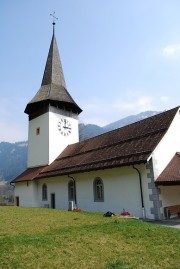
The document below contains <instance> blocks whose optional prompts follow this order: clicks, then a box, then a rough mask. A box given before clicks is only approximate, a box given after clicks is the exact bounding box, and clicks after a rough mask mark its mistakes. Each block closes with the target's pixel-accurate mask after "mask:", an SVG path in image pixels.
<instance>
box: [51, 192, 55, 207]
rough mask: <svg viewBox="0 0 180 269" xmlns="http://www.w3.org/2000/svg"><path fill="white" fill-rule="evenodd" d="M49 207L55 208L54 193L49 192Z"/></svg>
mask: <svg viewBox="0 0 180 269" xmlns="http://www.w3.org/2000/svg"><path fill="white" fill-rule="evenodd" d="M51 208H56V203H55V193H51Z"/></svg>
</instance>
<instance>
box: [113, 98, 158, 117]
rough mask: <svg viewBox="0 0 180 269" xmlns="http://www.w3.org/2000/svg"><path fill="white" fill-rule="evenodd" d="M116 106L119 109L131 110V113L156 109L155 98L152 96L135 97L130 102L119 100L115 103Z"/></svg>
mask: <svg viewBox="0 0 180 269" xmlns="http://www.w3.org/2000/svg"><path fill="white" fill-rule="evenodd" d="M114 107H115V108H116V109H118V110H128V111H129V110H130V111H131V113H137V112H142V111H145V110H152V109H154V106H153V98H152V97H150V96H143V97H138V98H134V100H131V101H128V102H122V101H119V102H116V103H115V104H114Z"/></svg>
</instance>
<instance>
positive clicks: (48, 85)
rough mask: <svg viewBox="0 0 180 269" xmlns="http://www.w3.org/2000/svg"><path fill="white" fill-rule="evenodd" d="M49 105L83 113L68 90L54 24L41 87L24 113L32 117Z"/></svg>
mask: <svg viewBox="0 0 180 269" xmlns="http://www.w3.org/2000/svg"><path fill="white" fill-rule="evenodd" d="M49 104H50V105H52V106H56V107H59V108H61V109H65V110H68V111H72V112H74V113H78V114H80V113H81V112H82V110H81V108H80V107H79V106H78V105H77V104H76V102H75V101H74V100H73V98H72V97H71V95H70V94H69V92H68V91H67V88H66V83H65V79H64V74H63V69H62V65H61V60H60V57H59V51H58V46H57V42H56V37H55V30H54V24H53V35H52V40H51V44H50V48H49V53H48V57H47V61H46V66H45V70H44V75H43V79H42V83H41V87H40V89H39V91H38V92H37V93H36V95H35V96H34V97H33V99H32V100H31V101H30V102H29V103H28V104H27V106H26V108H25V111H24V112H25V113H27V114H29V115H31V114H33V113H35V112H37V111H39V110H41V109H44V108H45V107H46V106H47V105H49Z"/></svg>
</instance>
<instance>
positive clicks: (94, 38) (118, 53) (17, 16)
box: [0, 0, 180, 142]
mask: <svg viewBox="0 0 180 269" xmlns="http://www.w3.org/2000/svg"><path fill="white" fill-rule="evenodd" d="M0 10H1V16H0V25H1V27H0V34H1V46H0V48H1V49H0V74H1V76H0V77H1V87H0V93H1V94H0V141H7V142H16V141H22V140H26V139H27V135H28V117H27V115H26V114H24V109H25V107H26V104H27V103H28V102H29V101H30V100H31V99H32V97H33V96H34V95H35V93H36V92H37V91H38V90H39V88H40V85H41V80H42V76H43V71H44V67H45V63H46V58H47V54H48V50H49V45H50V41H51V37H52V24H51V23H52V18H51V16H50V13H53V11H55V12H56V16H57V17H58V21H57V24H56V39H57V42H58V47H59V52H60V57H61V61H62V65H63V70H64V75H65V80H66V84H67V88H68V91H69V92H70V94H71V95H72V97H73V98H74V99H75V101H76V102H77V103H78V105H79V106H80V107H81V108H82V109H83V112H82V114H81V116H80V122H83V123H94V124H98V125H100V126H104V125H106V124H108V123H111V122H114V121H116V120H119V119H121V118H123V117H126V116H129V115H132V114H138V113H139V112H142V111H146V110H156V111H164V110H167V109H170V108H173V107H175V106H179V105H180V16H179V12H180V1H179V0H171V1H170V0H146V1H144V0H126V1H124V0H31V1H24V0H16V1H11V0H1V1H0Z"/></svg>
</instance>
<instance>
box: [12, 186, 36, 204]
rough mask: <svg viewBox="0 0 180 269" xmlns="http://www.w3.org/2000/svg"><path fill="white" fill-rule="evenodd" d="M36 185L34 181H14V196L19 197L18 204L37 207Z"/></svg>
mask: <svg viewBox="0 0 180 269" xmlns="http://www.w3.org/2000/svg"><path fill="white" fill-rule="evenodd" d="M37 193H38V185H37V182H36V181H26V182H19V183H16V188H15V197H16V196H18V197H19V206H24V207H38V206H39V203H38V195H37Z"/></svg>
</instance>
